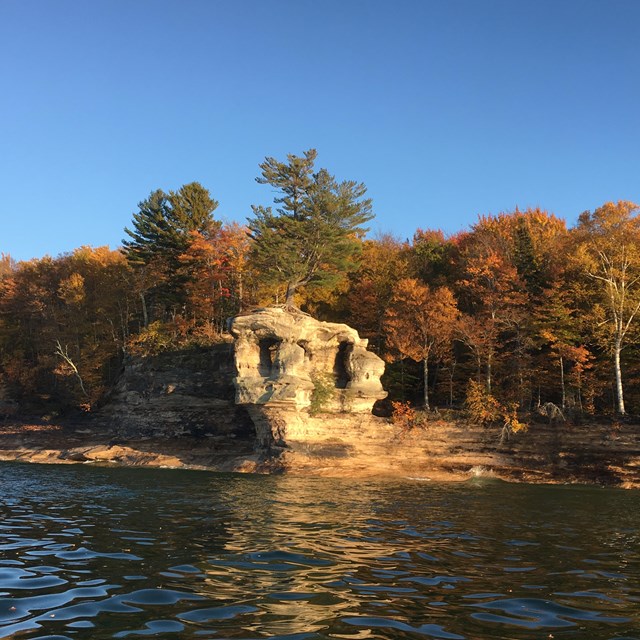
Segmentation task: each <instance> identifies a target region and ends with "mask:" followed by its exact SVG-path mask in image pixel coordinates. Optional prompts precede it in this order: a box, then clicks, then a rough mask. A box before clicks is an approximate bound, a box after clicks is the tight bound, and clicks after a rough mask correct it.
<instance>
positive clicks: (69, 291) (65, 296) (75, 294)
mask: <svg viewBox="0 0 640 640" xmlns="http://www.w3.org/2000/svg"><path fill="white" fill-rule="evenodd" d="M58 297H59V298H60V299H61V300H62V301H63V302H64V303H65V304H68V305H70V306H73V305H79V304H81V303H82V302H83V301H84V298H85V289H84V278H83V277H82V276H81V275H80V274H79V273H72V274H71V275H70V276H69V277H68V278H65V279H64V280H62V281H61V282H60V286H59V287H58Z"/></svg>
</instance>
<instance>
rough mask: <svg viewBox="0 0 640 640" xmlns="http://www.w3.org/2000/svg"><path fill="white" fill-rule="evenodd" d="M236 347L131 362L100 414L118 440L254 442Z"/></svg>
mask: <svg viewBox="0 0 640 640" xmlns="http://www.w3.org/2000/svg"><path fill="white" fill-rule="evenodd" d="M234 375H235V366H234V362H233V344H232V343H226V344H219V345H215V346H213V347H210V348H207V349H202V350H199V351H179V352H171V353H163V354H160V355H157V356H153V357H147V358H130V359H129V360H128V361H127V362H126V363H125V367H124V370H123V373H122V375H121V376H120V378H119V379H118V382H117V384H116V385H115V387H114V389H113V390H112V392H111V394H110V395H109V398H108V399H107V401H106V403H105V405H104V406H103V407H102V409H101V410H100V412H99V420H100V421H102V422H106V423H107V424H108V425H109V426H110V427H111V428H112V429H114V430H115V431H116V433H117V435H119V436H123V437H133V436H135V437H138V436H162V437H166V436H178V435H194V436H213V437H225V438H236V437H238V438H251V439H253V436H254V429H253V424H252V422H251V419H250V418H249V415H248V413H247V411H246V410H245V409H244V408H243V407H240V406H238V405H236V404H235V401H234V396H235V390H234V387H233V377H234Z"/></svg>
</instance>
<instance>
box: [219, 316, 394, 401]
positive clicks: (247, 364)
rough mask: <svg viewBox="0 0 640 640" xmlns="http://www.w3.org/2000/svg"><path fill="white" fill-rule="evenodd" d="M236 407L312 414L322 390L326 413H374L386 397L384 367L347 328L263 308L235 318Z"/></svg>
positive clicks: (231, 328)
mask: <svg viewBox="0 0 640 640" xmlns="http://www.w3.org/2000/svg"><path fill="white" fill-rule="evenodd" d="M230 331H231V334H232V335H233V336H234V338H235V363H236V369H237V376H236V378H235V380H234V383H235V388H236V403H237V404H240V405H269V406H271V407H280V408H283V409H285V408H291V409H295V410H304V409H307V408H308V407H309V406H310V405H311V404H312V400H313V394H314V393H319V392H320V389H319V387H322V391H323V392H324V394H323V400H322V407H321V409H322V411H323V412H334V413H370V412H371V409H372V407H373V404H374V403H375V402H376V400H379V399H381V398H385V397H386V395H387V394H386V392H385V391H384V389H383V388H382V384H381V383H380V376H381V375H382V374H383V373H384V362H383V361H382V360H381V359H380V358H379V357H378V356H377V355H375V354H374V353H371V352H370V351H367V340H364V339H362V338H360V336H359V335H358V332H357V331H356V330H355V329H352V328H351V327H349V326H347V325H346V324H336V323H332V322H320V321H319V320H315V319H314V318H312V317H311V316H309V315H307V314H305V313H302V312H300V311H291V310H285V309H283V308H280V307H268V308H264V309H258V310H256V311H254V312H252V313H249V314H245V315H241V316H238V317H236V318H234V319H233V320H232V321H231V324H230Z"/></svg>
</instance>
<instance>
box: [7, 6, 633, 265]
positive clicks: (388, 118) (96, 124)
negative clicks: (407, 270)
mask: <svg viewBox="0 0 640 640" xmlns="http://www.w3.org/2000/svg"><path fill="white" fill-rule="evenodd" d="M639 26H640V1H639V0H598V1H592V0H437V1H435V0H415V1H410V0H393V1H392V0H388V1H385V2H382V1H378V0H108V1H107V0H0V80H1V83H2V85H1V86H2V92H1V98H0V150H1V152H0V186H1V193H0V251H3V252H5V253H10V254H11V255H12V256H14V257H15V258H16V259H28V258H31V257H34V256H37V257H39V256H42V255H45V254H50V255H57V254H59V253H61V252H65V251H70V250H72V249H74V248H76V247H79V246H81V245H83V244H89V245H93V246H100V245H105V244H108V245H110V246H111V247H116V246H118V245H119V243H120V241H121V239H122V238H123V237H124V234H123V228H124V227H125V226H126V225H128V224H130V221H131V216H132V213H133V212H134V211H135V210H136V205H137V203H138V202H139V201H140V200H143V199H145V198H146V197H147V196H148V195H149V193H150V192H151V191H152V190H153V189H156V188H162V189H164V190H166V191H168V190H170V189H177V188H179V187H180V186H181V185H182V184H185V183H187V182H191V181H194V180H196V181H199V182H201V183H202V184H203V185H204V186H205V187H207V188H208V189H209V190H210V191H211V193H212V195H213V196H214V197H215V198H216V199H217V200H219V202H220V206H219V208H218V210H217V217H219V218H222V219H226V220H237V221H240V222H244V221H245V220H246V216H247V215H249V214H250V205H251V204H252V203H253V204H269V203H270V201H271V197H272V194H271V193H270V191H269V188H268V187H266V186H261V185H258V184H256V183H255V181H254V178H255V177H256V175H258V163H259V162H261V161H262V160H263V159H264V157H265V156H267V155H271V156H275V157H277V158H284V157H285V156H286V154H287V153H297V154H299V153H301V152H302V151H303V150H305V149H308V148H310V147H315V148H317V149H318V153H319V157H318V165H319V166H325V167H327V168H328V169H329V170H330V171H331V172H332V173H334V174H335V175H336V177H337V178H339V179H355V180H358V181H362V182H364V183H365V184H366V185H367V186H368V188H369V194H370V195H371V197H372V198H373V201H374V210H375V212H376V219H375V221H374V222H373V224H372V231H374V232H375V231H377V230H379V231H390V232H393V233H394V234H396V235H398V236H400V237H402V238H404V237H411V236H412V234H413V232H414V230H415V229H416V228H417V227H422V228H442V229H444V230H445V231H446V232H448V233H452V232H455V231H458V230H460V229H463V228H467V227H468V226H469V225H470V224H472V223H473V222H474V221H475V220H476V218H477V215H478V214H481V213H482V214H487V213H499V212H500V211H511V210H513V208H514V207H515V206H516V205H518V206H520V207H521V208H524V207H527V206H540V207H542V208H545V209H547V210H549V211H551V212H553V213H556V214H557V215H559V216H562V217H564V218H566V219H567V220H568V222H569V223H573V222H574V221H575V219H576V217H577V215H578V214H579V213H580V212H582V211H584V210H585V209H594V208H596V207H597V206H599V205H601V204H602V203H604V202H606V201H608V200H619V199H627V200H633V201H635V202H640V170H639V169H640V157H639V153H640V39H639V38H638V28H639Z"/></svg>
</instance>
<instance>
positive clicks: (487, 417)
mask: <svg viewBox="0 0 640 640" xmlns="http://www.w3.org/2000/svg"><path fill="white" fill-rule="evenodd" d="M465 408H466V410H467V415H468V417H469V419H470V420H471V422H474V423H475V424H479V425H482V426H485V427H486V426H490V425H492V424H500V423H502V427H503V430H505V431H504V432H506V433H517V432H518V431H526V430H527V425H526V424H524V423H523V422H520V421H519V420H518V405H517V403H514V402H511V403H507V404H503V403H501V402H500V401H499V400H498V399H497V398H496V397H495V396H493V395H491V394H490V393H489V392H488V391H487V390H486V387H484V386H483V385H481V384H480V383H479V382H477V381H476V380H469V385H468V387H467V397H466V399H465Z"/></svg>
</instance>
